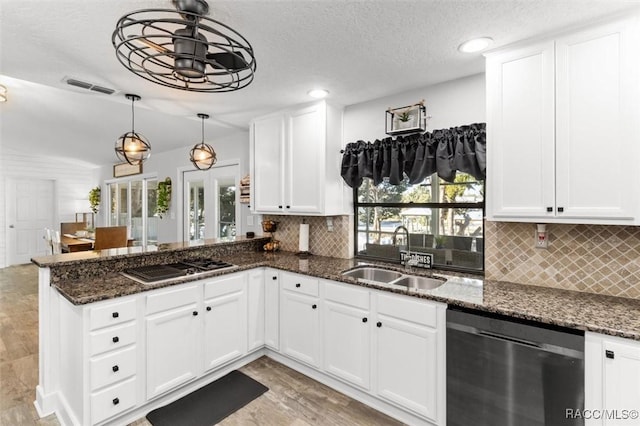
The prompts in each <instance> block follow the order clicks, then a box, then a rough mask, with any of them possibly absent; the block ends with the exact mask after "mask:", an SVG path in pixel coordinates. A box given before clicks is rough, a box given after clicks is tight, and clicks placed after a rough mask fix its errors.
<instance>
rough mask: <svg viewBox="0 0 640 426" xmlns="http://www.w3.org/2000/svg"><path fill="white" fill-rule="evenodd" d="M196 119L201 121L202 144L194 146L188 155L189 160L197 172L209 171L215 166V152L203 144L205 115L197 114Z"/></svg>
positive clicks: (209, 146) (206, 117) (206, 116)
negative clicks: (198, 118)
mask: <svg viewBox="0 0 640 426" xmlns="http://www.w3.org/2000/svg"><path fill="white" fill-rule="evenodd" d="M198 117H200V118H201V119H202V142H200V143H199V144H196V145H195V146H194V147H193V148H192V149H191V153H190V154H189V160H191V162H192V163H193V165H194V166H196V168H197V169H199V170H209V169H210V168H211V167H213V165H214V164H216V161H217V158H216V152H215V151H214V150H213V147H212V146H211V145H209V144H206V143H204V120H206V119H208V118H209V116H208V115H207V114H198Z"/></svg>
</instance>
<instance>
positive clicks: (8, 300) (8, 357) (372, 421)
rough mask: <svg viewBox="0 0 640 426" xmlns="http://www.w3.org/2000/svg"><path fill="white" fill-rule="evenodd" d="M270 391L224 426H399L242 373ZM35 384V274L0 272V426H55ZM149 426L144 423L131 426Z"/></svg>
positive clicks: (338, 400) (270, 376)
mask: <svg viewBox="0 0 640 426" xmlns="http://www.w3.org/2000/svg"><path fill="white" fill-rule="evenodd" d="M241 371H243V372H244V373H245V374H247V375H249V376H251V377H253V378H254V379H256V380H257V381H259V382H261V383H263V384H264V385H265V386H267V387H268V388H269V391H268V392H266V393H265V394H263V395H262V396H260V397H259V398H257V399H255V400H254V401H252V402H251V403H250V404H248V405H247V406H246V407H244V408H242V409H241V410H238V411H237V412H235V413H234V414H232V415H231V416H229V417H227V418H226V419H224V420H223V421H222V422H221V423H220V424H221V425H225V426H235V425H238V426H246V425H259V426H262V425H264V426H281V425H290V426H308V425H350V426H351V425H353V426H359V425H362V426H370V425H401V424H402V423H399V422H397V421H396V420H394V419H392V418H390V417H388V416H385V415H384V414H381V413H379V412H377V411H376V410H374V409H372V408H370V407H368V406H366V405H364V404H362V403H360V402H358V401H355V400H353V399H351V398H349V397H347V396H345V395H343V394H341V393H339V392H336V391H334V390H332V389H331V388H329V387H327V386H325V385H323V384H321V383H318V382H316V381H315V380H312V379H310V378H308V377H306V376H304V375H302V374H300V373H298V372H297V371H294V370H292V369H290V368H288V367H285V366H284V365H282V364H280V363H277V362H275V361H273V360H272V359H270V358H267V357H262V358H260V359H258V360H256V361H254V362H252V363H251V364H248V365H246V366H245V367H243V368H242V369H241ZM37 383H38V270H37V267H36V266H35V265H19V266H11V267H8V268H3V269H0V425H3V426H4V425H7V426H9V425H10V426H22V425H25V426H29V425H59V423H58V421H57V419H56V418H55V416H48V417H45V418H43V419H39V418H38V415H37V413H36V410H35V408H34V406H33V401H34V399H35V387H36V385H37ZM132 425H135V426H143V425H150V423H148V422H147V421H146V419H144V418H142V419H140V420H137V421H135V422H134V423H132Z"/></svg>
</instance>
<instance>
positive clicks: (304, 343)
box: [280, 291, 320, 367]
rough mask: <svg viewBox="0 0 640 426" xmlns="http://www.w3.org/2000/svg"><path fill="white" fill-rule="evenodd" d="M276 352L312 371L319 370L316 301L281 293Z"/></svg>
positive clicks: (317, 301)
mask: <svg viewBox="0 0 640 426" xmlns="http://www.w3.org/2000/svg"><path fill="white" fill-rule="evenodd" d="M280 302H281V310H280V312H281V317H280V319H281V321H280V349H281V350H280V352H281V353H282V354H284V355H288V356H290V357H292V358H295V359H297V360H299V361H302V362H305V363H307V364H309V365H312V366H314V367H319V366H320V309H319V306H318V304H319V300H318V298H317V297H313V296H307V295H305V294H299V293H293V292H289V291H283V292H282V297H281V299H280Z"/></svg>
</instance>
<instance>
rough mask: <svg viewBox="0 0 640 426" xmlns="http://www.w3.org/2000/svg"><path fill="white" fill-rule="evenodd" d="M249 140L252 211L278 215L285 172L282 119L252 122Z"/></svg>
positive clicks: (276, 117) (273, 118) (281, 208)
mask: <svg viewBox="0 0 640 426" xmlns="http://www.w3.org/2000/svg"><path fill="white" fill-rule="evenodd" d="M252 130H253V135H252V138H251V149H252V151H253V154H252V156H251V159H252V165H253V167H252V168H253V175H252V176H251V186H252V188H251V190H252V196H253V204H254V206H253V210H255V211H258V212H263V213H282V211H283V207H284V206H283V200H284V193H283V190H284V173H285V148H284V147H285V118H284V116H283V115H276V116H268V117H265V118H261V119H257V120H255V121H254V123H253V126H252Z"/></svg>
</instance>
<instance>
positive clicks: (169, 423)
mask: <svg viewBox="0 0 640 426" xmlns="http://www.w3.org/2000/svg"><path fill="white" fill-rule="evenodd" d="M268 390H269V388H268V387H266V386H264V385H263V384H262V383H259V382H256V381H255V380H253V379H252V378H251V377H249V376H247V375H245V374H243V373H241V372H239V371H238V370H234V371H232V372H231V373H229V374H227V375H226V376H224V377H221V378H219V379H218V380H216V381H215V382H213V383H209V384H208V385H206V386H205V387H203V388H200V389H198V390H196V391H194V392H191V393H190V394H189V395H186V396H184V397H182V398H180V399H178V400H177V401H174V402H172V403H171V404H169V405H165V406H164V407H160V408H158V409H156V410H153V411H151V412H149V413H148V414H147V420H148V421H149V422H150V423H151V424H152V425H153V426H212V425H214V424H216V423H218V422H220V421H221V420H222V419H224V418H225V417H227V416H228V415H230V414H232V413H233V412H235V411H237V410H239V409H240V408H242V407H244V406H245V405H247V404H248V403H250V402H251V401H253V400H254V399H256V398H257V397H259V396H260V395H262V394H263V393H265V392H266V391H268Z"/></svg>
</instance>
